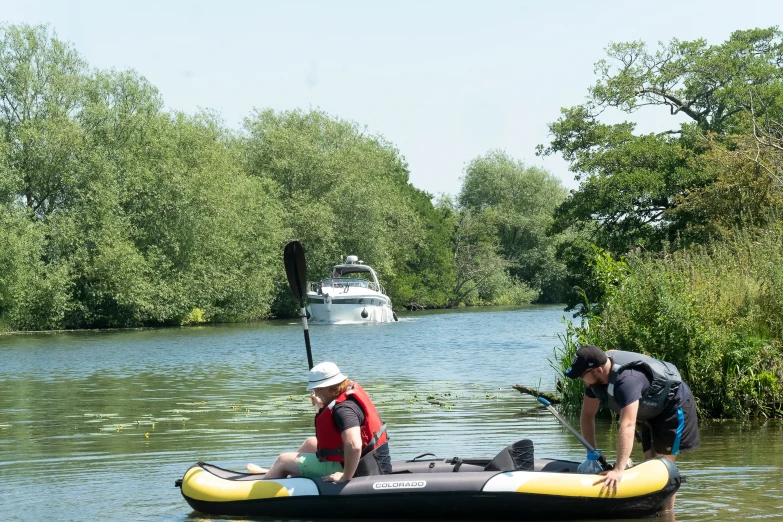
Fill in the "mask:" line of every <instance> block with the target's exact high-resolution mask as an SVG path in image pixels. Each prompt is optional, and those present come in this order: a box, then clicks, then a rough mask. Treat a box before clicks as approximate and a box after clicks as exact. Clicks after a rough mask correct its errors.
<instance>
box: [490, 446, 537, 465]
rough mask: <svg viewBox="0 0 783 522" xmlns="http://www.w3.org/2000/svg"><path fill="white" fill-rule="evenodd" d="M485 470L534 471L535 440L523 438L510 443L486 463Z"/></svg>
mask: <svg viewBox="0 0 783 522" xmlns="http://www.w3.org/2000/svg"><path fill="white" fill-rule="evenodd" d="M484 470H485V471H534V470H535V458H534V455H533V441H532V440H529V439H522V440H520V441H517V442H515V443H514V444H509V445H508V446H506V447H505V448H503V449H502V450H500V453H498V454H497V455H496V456H495V458H494V459H492V461H491V462H490V463H489V464H487V465H486V467H485V468H484Z"/></svg>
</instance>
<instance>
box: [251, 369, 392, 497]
mask: <svg viewBox="0 0 783 522" xmlns="http://www.w3.org/2000/svg"><path fill="white" fill-rule="evenodd" d="M309 380H310V383H309V385H308V387H307V389H308V390H312V394H311V395H310V400H311V401H312V402H313V404H314V405H315V406H316V408H317V409H318V412H317V413H316V414H315V437H309V438H307V440H305V441H304V443H303V444H302V446H301V447H300V448H299V451H297V452H290V453H283V454H282V455H280V456H279V457H278V458H277V460H275V463H274V464H272V467H271V468H269V470H268V471H267V472H266V476H265V477H264V478H267V479H273V478H285V477H306V478H318V477H321V478H323V479H324V480H331V481H334V482H347V481H349V480H351V479H352V478H353V477H355V476H357V471H358V472H359V473H358V475H371V474H386V473H391V458H390V456H389V444H388V442H387V441H388V435H387V434H386V424H384V423H383V421H382V420H381V417H380V415H379V414H378V410H377V409H376V408H375V405H374V404H373V403H372V400H371V399H370V397H369V395H367V392H365V391H364V389H363V388H362V387H361V386H359V385H358V384H357V383H355V382H352V381H350V380H349V379H348V378H346V377H345V376H344V375H343V374H342V373H341V372H340V369H339V368H338V367H337V365H336V364H334V363H331V362H323V363H321V364H318V365H316V366H314V367H313V369H312V370H310V379H309ZM247 468H248V471H250V472H251V473H259V472H261V473H263V472H264V470H263V469H262V468H259V467H258V466H255V465H254V464H248V466H247Z"/></svg>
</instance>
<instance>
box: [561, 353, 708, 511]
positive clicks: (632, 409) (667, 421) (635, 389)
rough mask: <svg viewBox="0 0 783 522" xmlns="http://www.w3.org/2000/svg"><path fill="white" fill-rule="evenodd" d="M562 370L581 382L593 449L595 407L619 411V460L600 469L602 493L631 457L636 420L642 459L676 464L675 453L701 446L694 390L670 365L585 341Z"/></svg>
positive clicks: (585, 427)
mask: <svg viewBox="0 0 783 522" xmlns="http://www.w3.org/2000/svg"><path fill="white" fill-rule="evenodd" d="M564 373H565V376H566V377H569V378H571V379H582V381H584V383H585V394H584V398H583V399H582V415H581V417H580V425H581V428H582V435H583V436H584V438H585V439H587V442H589V443H590V444H592V446H593V447H596V445H595V414H596V413H597V412H598V407H599V406H600V405H603V406H604V407H606V408H609V409H610V410H612V411H613V412H615V413H619V414H620V433H619V435H618V443H617V461H616V462H615V464H614V469H612V470H611V471H608V472H604V473H602V474H603V475H604V477H603V478H601V480H599V481H597V482H596V484H599V483H601V482H603V486H602V487H601V492H603V491H604V490H605V489H606V490H607V493H611V492H612V491H614V492H616V491H617V489H618V485H619V484H620V481H621V480H622V477H623V473H624V471H625V466H626V463H627V462H628V459H629V458H630V457H631V449H632V448H633V440H634V433H635V428H636V424H637V423H639V424H640V425H641V431H642V450H643V451H644V459H645V460H649V459H651V458H653V457H655V456H656V455H663V456H665V457H666V458H668V459H669V460H671V461H672V462H674V461H675V459H676V458H677V455H678V454H680V453H684V452H686V451H690V450H693V449H696V448H697V447H698V446H699V424H698V419H697V417H696V405H695V401H694V398H693V394H692V393H691V390H690V388H688V385H687V384H685V383H684V382H682V380H681V378H680V373H679V372H678V371H677V368H675V366H674V365H673V364H671V363H667V362H663V361H659V360H658V359H653V358H652V357H648V356H646V355H642V354H638V353H634V352H623V351H620V350H610V351H607V352H604V351H603V350H601V349H600V348H598V347H597V346H593V345H591V344H587V345H584V346H582V347H581V348H579V349H578V350H577V351H576V355H574V360H573V361H572V363H571V366H570V367H569V368H568V369H567V370H566V371H565V372H564ZM675 496H676V495H672V496H671V497H669V499H667V501H666V503H665V504H664V505H663V509H664V510H672V509H674V499H675Z"/></svg>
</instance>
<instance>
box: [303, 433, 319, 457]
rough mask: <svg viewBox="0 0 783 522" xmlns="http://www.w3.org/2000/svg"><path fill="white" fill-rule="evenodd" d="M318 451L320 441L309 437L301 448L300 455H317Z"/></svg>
mask: <svg viewBox="0 0 783 522" xmlns="http://www.w3.org/2000/svg"><path fill="white" fill-rule="evenodd" d="M317 450H318V439H316V438H315V437H307V438H306V439H305V441H304V442H303V443H302V445H301V446H300V447H299V453H315V452H316V451H317Z"/></svg>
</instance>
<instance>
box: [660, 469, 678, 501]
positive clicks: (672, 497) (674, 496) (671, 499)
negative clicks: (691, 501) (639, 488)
mask: <svg viewBox="0 0 783 522" xmlns="http://www.w3.org/2000/svg"><path fill="white" fill-rule="evenodd" d="M664 457H666V458H667V459H669V460H671V461H672V462H674V461H675V460H677V455H664ZM676 497H677V493H675V494H674V495H672V496H671V497H669V498H668V499H666V502H664V503H663V506H661V511H670V512H674V499H675V498H676Z"/></svg>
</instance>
